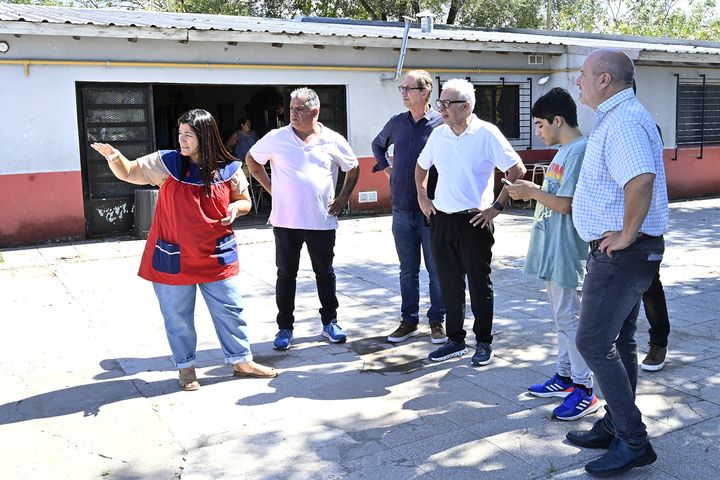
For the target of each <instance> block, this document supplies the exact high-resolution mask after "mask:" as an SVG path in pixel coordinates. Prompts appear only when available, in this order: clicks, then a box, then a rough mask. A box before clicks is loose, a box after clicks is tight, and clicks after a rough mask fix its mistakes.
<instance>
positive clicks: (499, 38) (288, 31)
mask: <svg viewBox="0 0 720 480" xmlns="http://www.w3.org/2000/svg"><path fill="white" fill-rule="evenodd" d="M0 21H10V22H28V23H33V24H40V23H47V24H55V25H63V24H65V25H93V26H98V27H113V26H116V27H129V28H138V29H171V30H172V29H178V30H197V31H203V30H208V31H211V30H212V31H228V32H254V33H269V34H284V35H310V36H321V37H327V36H332V37H347V38H368V39H372V38H378V39H399V38H402V34H403V26H402V24H399V23H389V22H363V21H355V20H337V19H313V18H310V17H304V18H301V19H300V20H283V19H274V18H256V17H233V16H225V15H203V14H188V13H163V12H145V11H132V10H115V9H83V8H69V7H44V6H34V5H15V4H13V5H10V4H0ZM410 38H411V39H417V40H430V41H433V40H434V41H438V42H442V41H461V42H483V43H511V44H534V45H558V46H560V45H563V46H567V45H572V46H580V47H591V48H597V47H601V46H615V47H618V48H629V49H636V50H645V51H657V52H671V53H692V54H713V55H720V42H693V41H688V40H673V39H657V38H645V37H628V36H615V35H597V34H583V33H572V32H552V34H551V35H548V32H546V31H537V30H502V31H494V30H482V29H466V28H458V29H449V28H436V29H434V30H433V31H432V32H430V33H424V32H422V31H421V30H420V29H419V28H411V29H410ZM438 48H442V46H438Z"/></svg>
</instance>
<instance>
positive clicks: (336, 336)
mask: <svg viewBox="0 0 720 480" xmlns="http://www.w3.org/2000/svg"><path fill="white" fill-rule="evenodd" d="M321 335H322V336H323V337H325V338H327V339H328V340H330V341H331V342H332V343H343V342H344V341H345V340H347V335H345V332H343V329H342V328H340V325H338V324H337V323H335V322H330V323H328V324H327V325H323V329H322V333H321Z"/></svg>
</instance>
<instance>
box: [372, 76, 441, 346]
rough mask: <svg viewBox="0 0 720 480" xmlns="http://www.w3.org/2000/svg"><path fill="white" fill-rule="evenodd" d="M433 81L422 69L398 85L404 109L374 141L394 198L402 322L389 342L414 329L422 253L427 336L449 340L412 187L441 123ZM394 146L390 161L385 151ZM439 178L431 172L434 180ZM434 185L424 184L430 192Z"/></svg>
mask: <svg viewBox="0 0 720 480" xmlns="http://www.w3.org/2000/svg"><path fill="white" fill-rule="evenodd" d="M432 86H433V81H432V77H431V76H430V74H429V73H428V72H426V71H424V70H413V71H410V72H408V73H407V74H406V75H405V77H404V78H403V81H402V84H401V85H400V86H399V87H398V90H399V91H400V94H401V95H402V99H403V104H404V105H405V106H406V107H407V108H408V111H406V112H403V113H400V114H398V115H395V116H393V117H392V118H391V119H390V120H389V121H388V122H387V123H386V124H385V127H384V128H383V129H382V131H381V132H380V133H379V134H378V136H377V137H375V140H373V142H372V151H373V155H374V156H375V159H376V160H377V163H376V165H375V166H374V167H373V172H380V171H382V172H383V173H385V175H387V177H388V178H389V179H390V192H391V194H392V202H393V223H392V232H393V237H394V238H395V249H396V250H397V254H398V258H399V260H400V296H401V298H402V304H401V306H400V314H401V317H402V320H401V322H400V326H399V327H398V328H397V330H395V331H394V332H393V333H391V334H390V335H389V336H388V341H389V342H403V341H405V340H407V339H408V338H411V337H414V336H415V335H417V334H418V333H419V332H418V323H419V321H420V319H419V311H420V281H419V277H420V256H421V252H422V255H423V256H424V258H425V268H426V269H427V271H428V275H429V277H430V309H429V310H428V312H427V316H428V319H429V320H430V339H431V341H432V342H433V343H444V342H445V341H446V340H447V337H446V335H445V330H444V328H443V319H444V317H445V307H444V305H443V301H442V294H441V292H440V282H439V280H438V276H437V268H436V267H435V260H433V257H432V253H431V251H430V227H429V226H428V224H427V221H426V219H425V216H424V215H423V213H422V211H420V207H419V205H418V200H417V190H416V187H415V165H416V163H417V158H418V155H420V152H421V151H422V149H423V148H424V147H425V142H427V139H428V137H429V136H430V132H432V131H433V129H435V127H438V126H440V125H442V124H443V120H442V117H441V116H440V114H439V113H437V112H435V111H433V110H432V109H431V108H430V94H431V93H432ZM390 145H394V158H393V161H392V165H390V162H389V161H388V149H389V148H390ZM436 178H437V176H436V175H435V176H432V175H431V176H430V182H429V183H434V181H435V179H436ZM433 190H434V185H432V184H430V185H428V192H432V191H433Z"/></svg>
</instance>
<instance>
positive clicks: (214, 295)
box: [153, 276, 253, 368]
mask: <svg viewBox="0 0 720 480" xmlns="http://www.w3.org/2000/svg"><path fill="white" fill-rule="evenodd" d="M196 287H200V292H201V293H202V296H203V298H204V299H205V303H206V304H207V306H208V310H209V311H210V316H211V317H212V321H213V324H214V325H215V332H216V333H217V336H218V340H220V347H221V348H222V351H223V353H224V354H225V362H226V363H229V364H235V363H246V362H249V361H251V360H252V358H253V356H252V352H251V351H250V341H249V340H248V331H247V330H248V329H247V322H245V316H244V314H243V302H242V296H241V295H240V279H239V277H237V276H234V277H231V278H228V279H226V280H218V281H217V282H208V283H199V284H197V285H164V284H162V283H155V282H153V288H154V289H155V295H156V296H157V299H158V302H160V311H161V312H162V316H163V318H164V319H165V333H166V335H167V338H168V342H169V343H170V350H172V355H173V361H174V362H175V365H176V366H177V368H187V367H191V366H193V365H194V364H195V349H196V348H197V335H196V333H195V293H196V291H197V290H196Z"/></svg>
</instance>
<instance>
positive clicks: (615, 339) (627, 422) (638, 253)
mask: <svg viewBox="0 0 720 480" xmlns="http://www.w3.org/2000/svg"><path fill="white" fill-rule="evenodd" d="M664 251H665V242H664V240H663V237H647V236H643V237H640V238H638V239H637V240H636V241H635V243H633V244H632V245H630V246H629V247H627V248H626V249H624V250H621V251H618V252H614V253H613V256H612V258H610V257H608V256H607V255H606V254H604V253H601V252H600V251H599V250H597V249H595V250H592V251H591V252H590V255H589V256H588V261H587V275H585V282H584V283H583V289H582V305H581V309H580V322H579V325H578V329H577V335H576V337H575V341H576V344H577V347H578V350H579V351H580V354H581V355H582V356H583V358H584V359H585V361H586V362H587V364H588V366H589V367H590V369H591V370H592V371H593V373H594V374H595V382H596V383H597V385H598V386H599V387H600V389H601V390H602V392H603V395H604V396H605V401H606V403H607V406H606V407H605V408H606V414H605V417H604V418H603V422H604V425H605V427H606V428H607V430H608V431H610V432H612V433H614V434H615V436H616V437H618V438H620V439H622V440H625V441H626V442H628V443H630V444H631V445H642V444H645V443H647V441H648V437H647V432H646V429H645V424H644V423H643V421H642V414H641V413H640V410H639V409H638V408H637V406H636V405H635V388H636V386H637V371H638V364H637V343H636V341H635V330H636V329H637V323H636V322H637V315H638V311H639V310H640V298H641V297H642V295H643V293H645V291H646V290H647V289H648V287H649V286H650V282H651V281H652V279H653V277H654V276H655V274H657V272H658V269H659V268H660V261H661V260H662V255H663V253H664Z"/></svg>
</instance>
